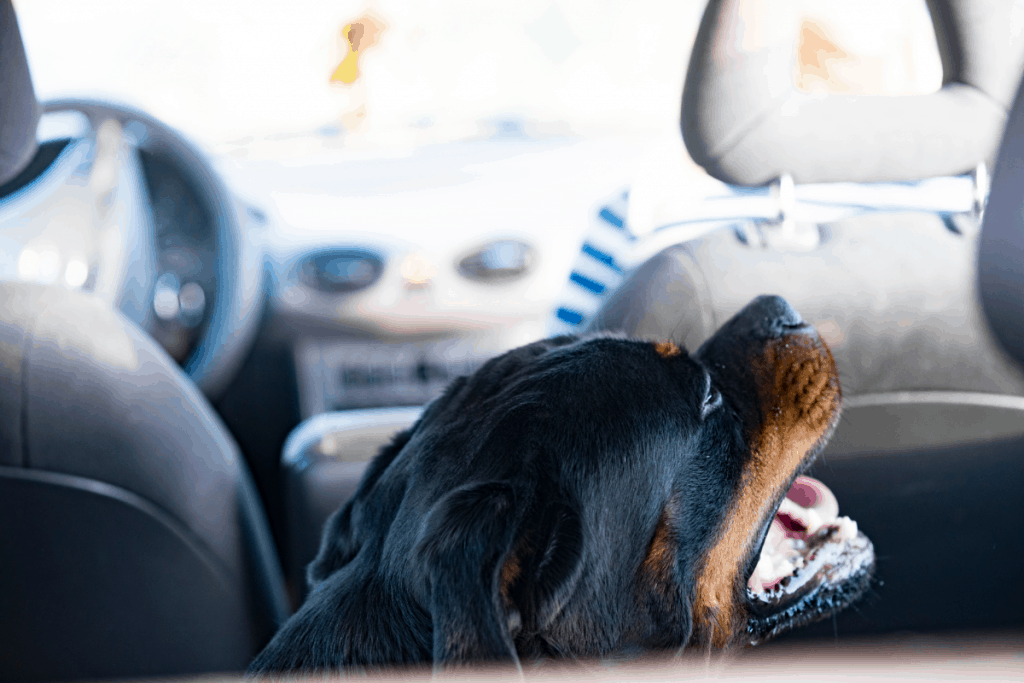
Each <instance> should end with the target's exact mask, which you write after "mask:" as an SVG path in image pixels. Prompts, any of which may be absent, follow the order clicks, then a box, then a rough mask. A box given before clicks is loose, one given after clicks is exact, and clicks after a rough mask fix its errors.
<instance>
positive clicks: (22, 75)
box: [0, 0, 40, 185]
mask: <svg viewBox="0 0 1024 683" xmlns="http://www.w3.org/2000/svg"><path fill="white" fill-rule="evenodd" d="M0 93H3V95H2V96H0V185H3V184H4V183H6V182H7V181H8V180H10V179H12V178H13V177H14V176H16V175H18V173H20V172H21V171H22V170H23V169H24V168H25V167H26V166H28V163H29V162H30V161H32V157H33V156H35V153H36V125H37V124H38V123H39V113H40V108H39V103H38V102H37V101H36V95H35V91H34V90H33V89H32V78H31V77H30V76H29V73H28V59H27V58H26V56H25V46H24V44H23V43H22V42H21V32H20V31H19V30H18V21H17V19H16V18H15V16H14V6H13V5H12V4H11V1H10V0H0Z"/></svg>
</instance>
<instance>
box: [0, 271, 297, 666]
mask: <svg viewBox="0 0 1024 683" xmlns="http://www.w3.org/2000/svg"><path fill="white" fill-rule="evenodd" d="M0 555H2V557H3V560H2V561H0V583H2V584H3V585H4V586H6V587H7V590H5V591H3V594H2V596H0V633H3V634H4V636H3V638H0V679H3V680H5V681H42V680H74V679H84V678H90V679H97V678H116V677H129V676H130V677H144V676H147V677H148V676H171V675H185V674H198V673H208V672H211V671H241V670H243V669H244V668H245V667H246V666H247V664H248V662H249V660H250V659H251V658H252V657H253V656H254V655H255V653H256V652H258V651H259V649H260V648H261V647H262V646H263V644H265V642H266V641H267V640H269V638H270V636H271V635H272V634H273V632H274V630H275V629H276V626H277V624H278V623H279V622H280V621H282V620H283V619H284V618H286V616H287V613H288V608H287V601H286V595H285V592H284V585H283V580H282V576H281V570H280V566H279V564H278V559H277V555H276V551H275V549H274V545H273V542H272V540H271V537H270V534H269V530H268V528H267V523H266V520H265V517H264V514H263V509H262V507H261V504H260V502H259V499H258V497H257V495H256V493H255V489H254V487H253V484H252V482H251V480H250V476H249V473H248V470H247V468H246V466H245V463H244V461H243V460H242V458H241V455H240V453H239V452H238V448H237V446H236V445H235V444H234V442H233V440H232V439H231V436H230V435H229V434H228V432H227V430H226V429H225V428H224V426H223V425H222V423H221V422H220V420H219V419H218V418H217V416H216V415H215V413H214V412H213V410H212V409H211V408H210V406H209V404H208V403H207V402H206V400H205V398H204V397H203V396H202V395H201V394H200V393H199V391H198V389H196V387H195V386H194V385H193V384H192V383H191V382H190V380H188V378H187V377H186V376H185V375H184V373H183V372H182V371H181V369H180V368H178V366H177V365H175V364H174V362H173V361H172V360H171V359H170V358H169V357H168V356H167V354H166V353H165V352H164V351H163V350H162V349H161V348H160V347H158V346H157V344H156V343H155V342H154V341H153V340H151V339H150V338H148V337H147V336H146V335H145V334H144V333H142V332H141V331H140V330H138V329H137V328H136V327H134V326H133V325H132V324H131V323H130V322H128V321H127V320H126V319H124V318H123V316H121V315H120V314H118V313H115V312H113V311H111V310H110V309H109V308H108V307H107V306H105V305H104V304H103V303H102V302H101V301H100V300H99V299H98V298H96V297H92V296H88V295H84V294H78V293H74V292H70V291H67V290H63V289H46V288H42V287H39V286H35V285H27V284H19V283H0Z"/></svg>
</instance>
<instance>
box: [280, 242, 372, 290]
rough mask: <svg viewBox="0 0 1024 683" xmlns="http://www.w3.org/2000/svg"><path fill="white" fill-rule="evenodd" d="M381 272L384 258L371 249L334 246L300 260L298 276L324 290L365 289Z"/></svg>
mask: <svg viewBox="0 0 1024 683" xmlns="http://www.w3.org/2000/svg"><path fill="white" fill-rule="evenodd" d="M382 272H384V261H383V260H382V259H381V258H380V257H379V256H378V255H377V254H374V253H373V252H369V251H363V250H361V249H337V250H332V251H325V252H322V253H319V254H314V255H312V256H308V257H306V258H305V259H304V260H303V261H301V262H300V263H299V279H300V280H302V283H303V284H305V285H306V286H307V287H312V288H313V289H319V290H320V291H323V292H332V293H336V292H355V291H357V290H360V289H365V288H366V287H369V286H370V285H372V284H373V283H375V282H376V281H377V280H378V279H379V278H380V275H381V273H382Z"/></svg>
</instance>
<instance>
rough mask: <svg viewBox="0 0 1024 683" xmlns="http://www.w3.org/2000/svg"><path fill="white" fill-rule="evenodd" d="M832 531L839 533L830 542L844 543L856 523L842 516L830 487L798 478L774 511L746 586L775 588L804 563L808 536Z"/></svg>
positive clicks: (853, 532) (761, 590)
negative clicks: (759, 555)
mask: <svg viewBox="0 0 1024 683" xmlns="http://www.w3.org/2000/svg"><path fill="white" fill-rule="evenodd" d="M831 530H837V531H838V533H837V534H831V537H830V538H829V541H830V542H838V543H842V542H845V541H847V540H850V539H852V538H854V537H856V536H857V523H856V522H854V521H853V520H852V519H850V518H849V517H840V516H839V503H838V501H836V497H835V496H834V495H833V494H832V491H830V490H829V488H828V487H827V486H825V485H824V484H822V483H821V482H820V481H818V480H817V479H813V478H811V477H797V479H796V481H795V482H794V483H793V486H792V487H790V489H789V492H788V493H786V498H785V500H783V501H782V505H780V506H779V509H778V510H777V511H776V513H775V519H773V520H772V524H771V527H769V529H768V535H767V537H766V538H765V541H764V545H763V546H762V547H761V557H760V559H759V560H758V562H757V566H756V567H755V568H754V573H753V574H751V576H750V581H749V582H748V583H747V586H748V587H749V588H750V590H751V591H753V592H755V593H765V592H766V591H769V590H772V589H773V588H775V587H776V586H777V585H778V584H779V583H780V582H782V580H783V579H784V578H786V577H787V576H790V575H792V574H793V573H795V572H796V571H798V570H799V569H800V568H802V567H803V566H804V556H803V553H804V551H805V550H806V549H807V543H806V541H807V539H808V538H810V537H812V536H815V535H816V534H819V533H829V532H830V531H831Z"/></svg>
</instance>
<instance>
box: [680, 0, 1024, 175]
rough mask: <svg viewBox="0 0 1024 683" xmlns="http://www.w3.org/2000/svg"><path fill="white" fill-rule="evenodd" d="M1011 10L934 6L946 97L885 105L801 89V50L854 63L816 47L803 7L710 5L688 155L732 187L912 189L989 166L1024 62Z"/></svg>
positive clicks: (689, 88) (688, 108)
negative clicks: (841, 184)
mask: <svg viewBox="0 0 1024 683" xmlns="http://www.w3.org/2000/svg"><path fill="white" fill-rule="evenodd" d="M829 1H830V2H832V1H835V0H829ZM803 4H806V3H803ZM820 7H821V6H820V5H815V9H818V8H820ZM1013 9H1014V2H1013V0H930V1H929V2H928V10H929V13H930V16H931V20H932V23H933V25H934V30H935V37H936V45H937V47H938V49H939V57H940V59H941V62H942V82H943V85H942V88H941V89H939V90H938V91H937V92H932V93H928V94H918V95H903V96H896V97H886V96H879V95H865V94H852V91H851V94H843V93H842V92H836V91H835V90H836V89H832V91H831V92H828V93H827V94H826V91H824V89H823V88H822V89H819V90H818V91H815V89H814V88H807V87H805V86H806V84H805V83H800V84H798V82H797V81H798V79H797V75H798V71H799V69H797V68H796V67H797V66H799V64H802V62H799V63H798V59H799V58H800V55H799V54H798V50H803V49H804V48H805V47H807V48H808V49H809V54H810V60H811V62H813V63H814V66H818V60H822V62H824V57H825V56H827V55H828V54H830V52H833V51H835V52H838V53H839V54H840V56H841V57H842V56H847V55H845V53H844V52H843V51H842V48H841V47H839V46H836V45H833V44H830V43H829V42H828V39H827V37H826V36H823V35H820V34H813V33H812V34H811V38H812V39H814V40H817V41H820V42H821V43H822V45H809V44H808V40H807V36H805V35H804V32H805V31H807V30H813V29H807V20H808V19H807V17H805V16H803V14H802V10H801V3H795V2H794V3H775V2H768V1H767V0H711V1H710V2H709V3H708V6H707V8H706V10H705V13H704V17H703V19H702V21H701V25H700V29H699V31H698V35H697V39H696V42H695V44H694V48H693V54H692V57H691V60H690V65H689V69H688V72H687V76H686V84H685V88H684V91H683V103H682V120H681V126H682V132H683V139H684V141H685V143H686V148H687V150H688V152H689V153H690V155H691V156H692V157H693V159H694V160H695V161H696V162H697V163H699V164H700V165H701V166H703V167H704V168H705V169H706V170H707V171H708V172H709V173H710V174H711V175H713V176H714V177H716V178H718V179H720V180H722V181H724V182H727V183H731V184H737V185H761V184H764V183H767V182H770V181H772V180H774V179H775V178H778V177H779V176H780V175H781V174H782V173H784V172H788V173H790V174H791V175H792V176H793V178H794V180H796V182H799V183H819V182H836V181H854V182H885V181H904V180H916V179H920V178H927V177H934V176H940V175H956V174H960V173H964V172H967V171H970V170H971V169H973V168H974V167H975V166H976V165H977V164H978V163H979V162H981V161H986V162H988V163H991V161H992V159H993V158H994V154H995V150H996V147H997V146H998V144H999V139H1000V136H1001V133H1002V129H1003V125H1004V123H1005V120H1006V112H1007V110H1008V108H1009V106H1010V104H1011V102H1012V100H1013V95H1014V91H1015V88H1016V84H1017V81H1018V80H1019V78H1020V73H1021V68H1022V58H1024V40H1022V38H1024V34H1022V32H1021V31H1019V29H1018V30H1016V33H1015V32H1014V31H1015V29H1014V27H1015V26H1016V25H1017V24H1015V22H1013V21H1012V20H1011V19H1012V16H1013ZM848 57H849V59H848V60H847V61H848V62H851V63H855V60H854V58H853V57H852V56H848ZM821 68H822V70H823V71H824V69H825V66H824V65H823V64H822V66H821ZM798 85H800V86H802V87H798ZM936 85H937V83H936Z"/></svg>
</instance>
